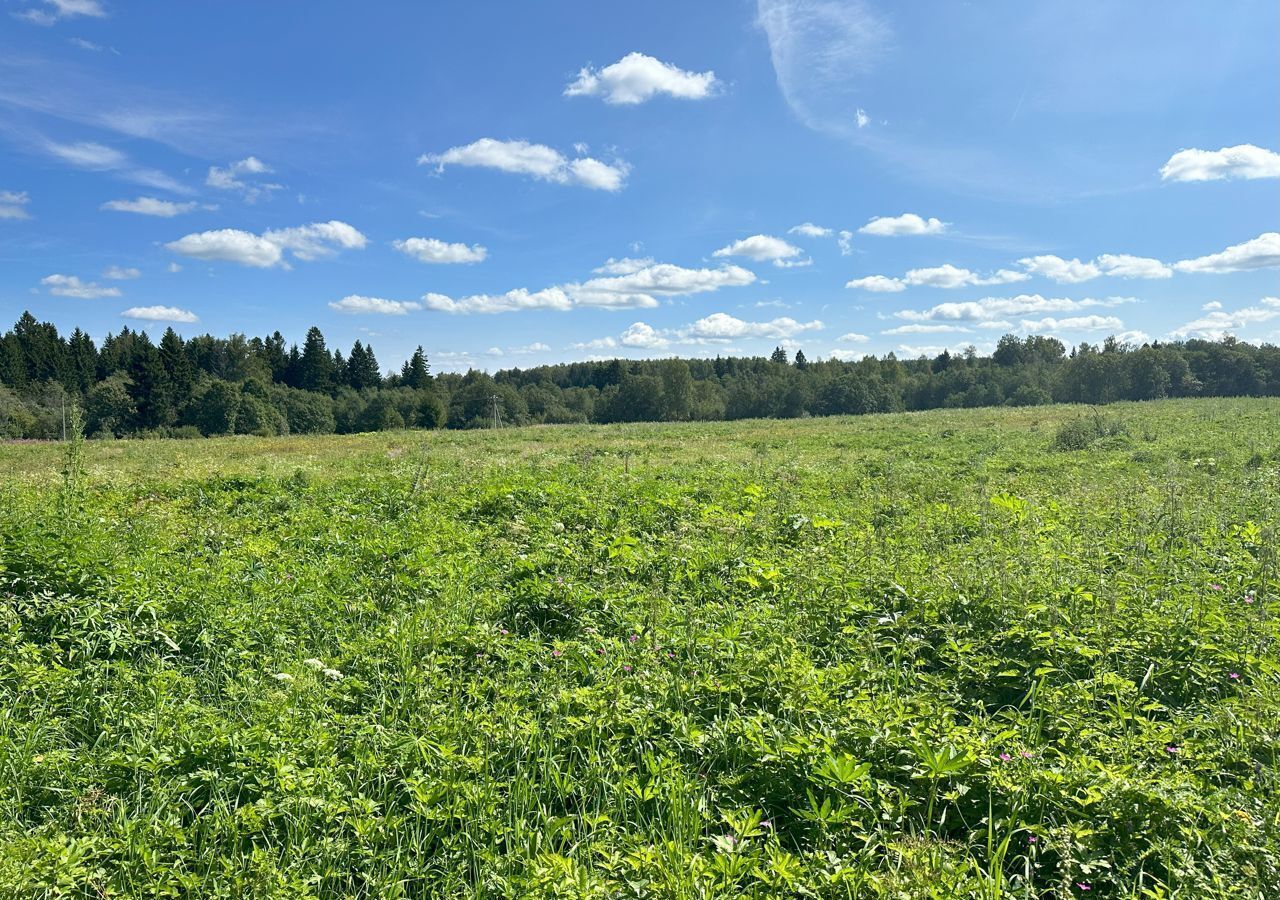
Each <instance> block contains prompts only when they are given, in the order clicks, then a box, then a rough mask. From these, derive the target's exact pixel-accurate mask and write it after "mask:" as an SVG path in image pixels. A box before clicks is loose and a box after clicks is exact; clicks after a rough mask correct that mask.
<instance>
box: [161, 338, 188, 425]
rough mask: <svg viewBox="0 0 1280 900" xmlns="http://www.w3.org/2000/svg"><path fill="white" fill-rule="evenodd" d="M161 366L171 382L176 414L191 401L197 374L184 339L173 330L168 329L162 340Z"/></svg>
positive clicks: (172, 401)
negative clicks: (193, 368) (188, 356)
mask: <svg viewBox="0 0 1280 900" xmlns="http://www.w3.org/2000/svg"><path fill="white" fill-rule="evenodd" d="M160 364H161V365H163V366H164V372H165V377H167V378H168V380H169V392H170V393H169V396H170V402H171V404H172V406H173V409H174V411H175V413H176V412H177V411H178V410H181V409H182V408H184V407H185V406H186V405H187V404H188V403H189V402H190V401H191V392H192V389H193V388H194V386H195V373H194V372H193V371H192V367H191V361H190V360H189V359H187V354H186V346H185V345H184V344H183V341H182V338H181V337H179V336H178V332H176V331H174V330H173V329H172V328H166V329H165V330H164V335H163V336H162V337H161V338H160Z"/></svg>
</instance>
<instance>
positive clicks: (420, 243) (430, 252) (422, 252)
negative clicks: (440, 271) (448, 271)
mask: <svg viewBox="0 0 1280 900" xmlns="http://www.w3.org/2000/svg"><path fill="white" fill-rule="evenodd" d="M391 246H393V247H395V248H396V249H397V250H399V251H400V252H401V253H403V254H405V255H406V256H412V257H413V258H414V259H416V260H418V262H424V263H443V264H449V263H478V262H483V261H484V259H485V257H486V256H487V255H488V252H489V251H487V250H486V249H485V248H484V247H482V246H480V245H479V244H474V245H472V246H470V247H468V246H467V245H466V244H448V243H445V242H444V241H440V240H436V239H435V238H420V237H413V238H406V239H405V240H402V241H392V242H391Z"/></svg>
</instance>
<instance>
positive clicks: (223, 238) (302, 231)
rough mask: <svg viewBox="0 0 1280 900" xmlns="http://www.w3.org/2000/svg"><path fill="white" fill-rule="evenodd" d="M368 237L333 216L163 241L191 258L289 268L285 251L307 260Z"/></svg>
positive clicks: (355, 247)
mask: <svg viewBox="0 0 1280 900" xmlns="http://www.w3.org/2000/svg"><path fill="white" fill-rule="evenodd" d="M367 243H368V238H366V237H365V236H364V235H363V234H361V233H360V232H359V231H357V230H356V229H355V228H353V227H351V226H350V225H348V224H347V223H346V222H339V221H337V220H336V219H335V220H331V221H329V222H313V223H311V224H310V225H301V226H298V227H297V228H280V229H272V230H269V231H265V232H263V233H262V234H261V235H257V234H253V233H251V232H248V231H240V230H239V229H235V228H221V229H218V230H216V231H201V232H197V233H195V234H188V235H186V236H184V237H181V238H179V239H178V240H176V241H170V242H169V243H167V244H165V245H164V246H165V248H166V249H168V250H172V251H173V252H174V253H179V254H181V255H183V256H189V257H191V258H193V259H203V260H210V261H212V260H222V261H225V262H234V263H239V264H240V265H242V266H251V267H253V268H257V269H269V268H272V267H274V266H281V267H282V268H286V269H287V268H289V264H288V262H287V261H286V260H285V258H284V254H285V251H288V252H289V253H290V254H292V256H293V257H294V258H295V259H299V260H303V261H305V262H310V261H312V260H315V259H319V258H321V257H324V256H332V255H333V254H334V253H336V252H338V251H339V250H360V249H363V248H364V246H365V245H366V244H367Z"/></svg>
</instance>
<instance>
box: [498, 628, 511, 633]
mask: <svg viewBox="0 0 1280 900" xmlns="http://www.w3.org/2000/svg"><path fill="white" fill-rule="evenodd" d="M510 633H511V632H509V631H507V629H505V628H499V629H498V634H510Z"/></svg>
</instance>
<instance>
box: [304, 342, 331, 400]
mask: <svg viewBox="0 0 1280 900" xmlns="http://www.w3.org/2000/svg"><path fill="white" fill-rule="evenodd" d="M298 387H300V388H302V389H303V390H304V391H319V392H320V393H323V394H327V393H329V392H330V391H331V390H333V357H332V356H330V355H329V349H328V348H327V347H325V345H324V335H323V334H321V333H320V329H319V328H316V327H315V326H314V325H312V326H311V327H310V328H308V329H307V339H306V341H304V342H303V345H302V356H301V357H300V358H299V360H298Z"/></svg>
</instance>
